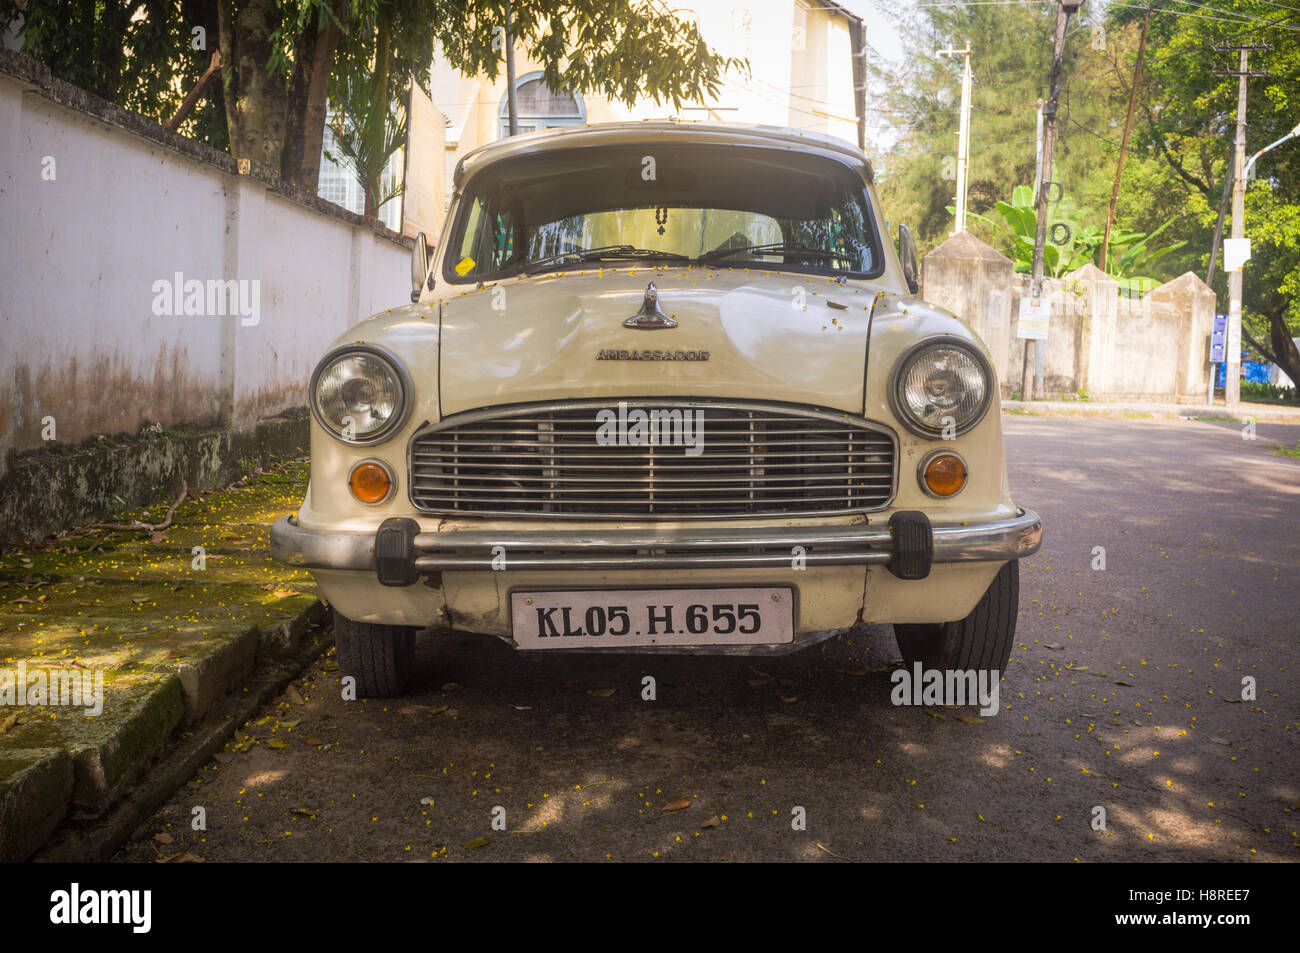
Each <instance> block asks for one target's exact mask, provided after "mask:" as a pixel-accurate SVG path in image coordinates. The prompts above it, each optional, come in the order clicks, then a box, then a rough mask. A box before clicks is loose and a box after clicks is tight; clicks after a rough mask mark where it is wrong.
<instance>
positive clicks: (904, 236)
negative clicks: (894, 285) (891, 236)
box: [898, 225, 921, 294]
mask: <svg viewBox="0 0 1300 953" xmlns="http://www.w3.org/2000/svg"><path fill="white" fill-rule="evenodd" d="M898 260H899V261H900V262H901V263H902V265H903V280H904V281H906V282H907V290H908V291H910V292H911V293H912V294H917V293H918V292H919V291H920V290H921V281H920V275H921V269H920V268H918V267H917V264H916V239H914V238H913V237H912V230H911V229H910V228H908V227H907V226H906V225H899V226H898Z"/></svg>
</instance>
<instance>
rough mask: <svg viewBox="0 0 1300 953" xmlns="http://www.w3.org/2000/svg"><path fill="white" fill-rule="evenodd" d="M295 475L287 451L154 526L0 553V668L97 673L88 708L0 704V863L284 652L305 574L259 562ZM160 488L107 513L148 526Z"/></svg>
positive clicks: (294, 498)
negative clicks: (140, 503)
mask: <svg viewBox="0 0 1300 953" xmlns="http://www.w3.org/2000/svg"><path fill="white" fill-rule="evenodd" d="M307 472H308V467H307V464H306V463H305V462H304V461H294V462H291V463H286V464H284V465H281V466H278V467H276V468H274V469H273V470H271V471H268V472H261V471H256V472H255V475H254V476H252V477H250V478H248V479H246V480H240V481H236V483H234V484H232V485H230V486H229V487H226V488H225V489H221V490H217V491H213V492H210V493H208V494H206V495H204V496H202V497H195V496H189V497H187V498H186V499H185V501H184V502H182V503H181V504H180V506H178V507H177V508H176V511H175V513H174V518H173V519H174V521H173V523H172V524H171V525H170V526H169V527H168V528H167V529H165V530H162V531H161V532H149V531H121V530H109V529H94V528H86V529H82V530H79V531H74V532H70V533H62V534H59V535H58V536H55V537H50V538H49V539H46V540H44V541H42V542H41V543H39V544H29V545H27V546H25V547H21V548H19V547H10V548H8V549H4V550H0V672H2V673H0V678H3V677H4V675H5V674H7V676H8V678H9V679H10V681H11V682H13V681H17V673H18V671H19V668H20V666H22V667H23V668H25V670H26V671H27V673H28V678H29V679H30V677H31V674H30V673H32V672H33V671H34V670H37V669H60V670H65V671H66V670H81V671H87V672H89V673H92V674H98V673H99V672H102V673H103V711H102V713H100V714H98V715H87V714H86V713H85V708H84V707H83V706H75V707H74V706H68V705H39V704H27V705H21V704H20V705H5V704H0V860H20V859H24V858H25V857H27V856H30V854H31V853H32V852H34V851H35V850H36V849H37V848H39V847H40V846H41V844H42V843H43V842H44V841H45V840H46V839H47V838H48V837H49V835H50V833H52V832H53V831H54V830H55V829H56V828H57V827H58V826H59V824H60V823H62V822H63V821H64V819H65V818H67V817H69V816H77V817H88V816H93V815H97V814H101V813H103V812H104V811H105V810H107V809H108V808H109V807H110V806H111V805H112V804H113V803H114V802H116V801H117V800H119V799H120V798H121V797H122V796H123V795H124V794H125V793H126V792H127V791H128V790H129V788H130V786H131V784H132V783H133V782H134V781H135V780H136V779H137V778H138V777H139V775H140V773H141V771H142V770H143V769H144V768H146V767H147V766H148V765H149V764H150V762H152V761H153V760H154V759H155V757H156V756H157V755H158V754H159V753H160V752H161V751H162V750H163V749H164V747H165V746H166V745H167V743H168V742H169V740H170V739H171V738H172V737H173V735H174V734H175V733H176V732H178V731H180V730H183V729H186V728H188V727H191V726H193V725H195V724H196V723H198V722H200V721H201V720H202V719H203V717H204V716H205V715H206V714H208V713H209V712H210V711H211V710H212V709H213V707H214V706H215V705H216V704H217V703H218V702H219V701H221V699H222V698H224V697H225V696H226V694H227V693H228V692H230V691H233V690H238V689H239V688H240V687H241V686H242V685H243V683H244V682H245V681H246V680H247V678H248V676H249V675H250V674H251V672H252V671H253V668H254V666H255V665H256V663H257V662H258V661H259V660H262V659H275V658H283V657H285V656H288V655H290V654H292V653H293V652H295V651H296V649H297V646H298V643H299V641H300V640H301V637H302V635H303V633H304V631H305V629H306V628H307V622H308V620H309V619H310V618H312V617H313V616H314V613H315V610H316V608H317V601H316V597H315V586H314V584H313V583H312V580H311V577H310V576H309V575H308V573H307V572H305V571H303V570H297V569H292V568H289V567H286V566H282V565H279V564H278V563H275V562H274V561H273V560H272V559H271V554H270V527H271V524H272V523H273V522H274V521H275V520H276V519H277V518H279V517H280V516H282V515H284V514H286V513H291V512H294V511H295V510H297V508H298V505H299V504H300V502H301V500H302V497H303V493H304V492H305V490H306V486H307ZM174 499H175V498H174V497H173V499H172V500H164V501H160V502H158V503H155V504H154V505H152V506H149V507H147V508H146V509H144V510H141V511H137V512H132V513H127V514H125V515H124V516H122V517H119V518H117V519H116V520H115V522H120V523H129V522H131V521H133V520H140V521H142V522H148V523H154V524H157V523H161V522H163V520H164V517H165V514H166V513H167V510H168V508H169V507H170V506H171V504H172V502H174ZM6 700H8V699H6ZM19 700H21V699H19ZM26 700H27V701H29V702H30V701H33V699H31V698H27V699H26ZM49 700H54V699H49Z"/></svg>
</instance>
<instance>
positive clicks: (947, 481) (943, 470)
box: [922, 453, 967, 497]
mask: <svg viewBox="0 0 1300 953" xmlns="http://www.w3.org/2000/svg"><path fill="white" fill-rule="evenodd" d="M966 477H967V473H966V461H964V460H962V458H961V457H959V456H957V455H956V454H955V453H936V454H935V455H934V456H932V457H931V458H930V459H929V460H928V461H926V464H925V471H924V472H923V473H922V478H923V479H924V480H925V486H926V489H928V490H929V491H930V492H931V493H933V494H934V495H935V496H944V497H946V496H953V495H954V494H956V493H958V492H960V490H961V488H962V487H964V486H965V485H966Z"/></svg>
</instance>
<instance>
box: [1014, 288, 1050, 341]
mask: <svg viewBox="0 0 1300 953" xmlns="http://www.w3.org/2000/svg"><path fill="white" fill-rule="evenodd" d="M1051 316H1052V305H1051V302H1049V301H1048V300H1047V299H1046V298H1028V297H1026V298H1021V299H1020V324H1019V326H1018V327H1017V328H1016V337H1018V338H1025V339H1026V340H1030V341H1046V340H1047V324H1048V320H1049V319H1050V318H1051Z"/></svg>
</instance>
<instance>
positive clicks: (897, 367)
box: [889, 334, 997, 440]
mask: <svg viewBox="0 0 1300 953" xmlns="http://www.w3.org/2000/svg"><path fill="white" fill-rule="evenodd" d="M935 348H952V349H955V350H959V351H962V352H963V353H965V354H966V355H968V356H969V357H970V358H971V359H972V360H973V361H974V362H975V364H976V366H977V367H978V368H979V369H980V374H981V375H982V376H983V378H984V397H983V400H982V401H981V402H980V407H979V410H978V411H976V412H975V413H974V414H973V415H971V416H970V418H969V419H967V420H966V421H964V422H962V423H960V424H958V426H957V427H956V429H955V430H954V432H953V437H960V436H962V435H963V434H966V433H969V432H970V431H971V430H974V429H975V427H977V426H978V425H979V423H980V421H982V420H983V419H984V416H985V415H986V414H987V413H988V411H989V407H990V406H992V404H993V392H994V390H995V389H996V387H997V376H996V375H995V374H994V373H993V365H992V364H990V363H989V360H988V358H987V357H985V356H984V353H983V351H981V350H980V349H979V348H978V347H977V346H976V345H974V344H973V343H972V342H970V341H968V340H966V339H965V338H961V337H957V336H956V335H951V334H936V335H931V336H929V337H925V338H922V339H921V340H919V341H917V342H916V343H914V344H912V345H911V346H910V347H908V348H906V349H905V350H904V351H903V352H902V353H901V354H899V356H898V359H897V360H895V361H894V367H893V370H892V371H890V376H889V409H890V410H892V411H893V413H894V417H895V419H897V420H898V422H899V423H900V424H902V425H903V426H904V427H905V428H906V429H907V430H908V431H909V432H910V433H914V434H916V435H917V436H918V437H924V438H926V439H927V440H943V439H945V437H944V434H943V428H942V427H939V428H931V427H929V426H927V425H926V424H924V423H922V422H921V421H919V420H917V419H916V418H915V417H913V416H912V415H911V413H910V412H909V411H908V410H907V402H906V401H905V400H904V398H903V393H902V388H903V381H904V378H905V377H906V376H907V371H908V370H909V369H910V368H911V366H912V364H913V363H914V362H915V361H916V359H917V358H918V357H920V356H921V355H922V354H923V353H924V352H926V351H928V350H932V349H935Z"/></svg>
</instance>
